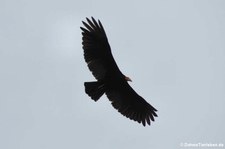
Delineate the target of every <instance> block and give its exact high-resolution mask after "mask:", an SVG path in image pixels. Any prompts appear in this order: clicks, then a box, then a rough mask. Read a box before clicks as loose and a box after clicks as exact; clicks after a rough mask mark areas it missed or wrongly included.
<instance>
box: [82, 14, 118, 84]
mask: <svg viewBox="0 0 225 149" xmlns="http://www.w3.org/2000/svg"><path fill="white" fill-rule="evenodd" d="M86 19H87V23H86V22H84V21H82V23H83V24H84V26H85V27H86V28H83V27H80V28H81V30H82V31H83V32H82V35H83V37H82V40H83V42H82V44H83V49H84V59H85V61H86V63H87V65H88V68H89V70H90V71H91V72H92V74H93V75H94V77H95V78H96V79H97V80H102V79H104V77H105V75H106V73H107V72H108V71H111V72H112V71H114V72H117V73H121V72H120V70H119V68H118V66H117V65H116V62H115V60H114V58H113V56H112V53H111V48H110V45H109V43H108V39H107V36H106V33H105V31H104V28H103V26H102V24H101V22H100V21H99V20H98V22H97V21H96V20H95V19H94V18H93V17H92V21H91V20H90V19H88V18H86ZM121 75H122V74H121Z"/></svg>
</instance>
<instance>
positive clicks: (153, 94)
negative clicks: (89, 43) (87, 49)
mask: <svg viewBox="0 0 225 149" xmlns="http://www.w3.org/2000/svg"><path fill="white" fill-rule="evenodd" d="M90 16H94V17H95V18H96V19H100V20H101V22H102V23H103V25H104V28H105V30H106V33H107V35H108V39H109V42H110V45H111V48H112V50H113V51H112V52H113V54H114V57H115V59H116V61H117V64H118V65H119V67H120V69H121V71H122V72H123V73H124V74H126V75H128V76H129V77H130V78H132V80H133V82H132V83H130V84H131V86H132V87H133V88H134V89H135V90H136V91H137V92H138V93H139V94H140V95H141V96H142V97H144V98H145V99H146V100H147V101H148V102H150V103H151V104H152V105H153V106H154V107H156V108H157V109H158V115H159V117H158V118H156V122H154V123H152V125H151V126H149V127H143V126H142V125H140V124H138V123H136V122H133V121H130V120H129V119H127V118H125V117H123V116H122V115H121V114H119V113H118V112H117V111H116V110H114V109H113V107H112V106H111V104H110V102H109V101H108V99H107V98H106V97H105V96H103V97H102V98H101V99H100V100H99V101H98V102H97V103H95V102H94V101H92V100H91V99H90V98H89V97H88V96H87V95H86V94H85V93H84V86H83V82H84V81H93V80H94V77H93V76H92V75H91V73H90V72H89V70H88V69H87V67H86V64H85V62H84V59H83V51H82V48H81V47H82V46H81V31H80V29H79V27H80V26H81V25H82V24H81V21H82V20H84V19H85V17H90ZM0 21H1V23H0V69H1V70H0V80H1V81H0V82H1V83H0V91H1V93H0V148H2V149H53V148H54V149H62V148H67V149H74V148H98V149H105V148H109V149H115V148H118V149H119V148H121V149H124V148H129V149H137V148H146V149H147V148H152V149H153V148H154V149H162V148H173V149H179V148H182V147H181V146H180V143H199V142H200V143H223V144H224V145H225V141H224V138H225V129H224V128H223V127H222V126H224V125H225V120H224V117H225V109H224V105H225V92H224V91H225V77H224V76H225V42H224V41H225V1H223V0H214V1H213V0H211V1H210V0H197V1H196V0H184V1H178V0H173V1H147V0H146V1H128V0H127V1H104V0H99V1H91V0H89V1H88V0H64V1H59V0H56V1H55V0H40V1H30V0H27V1H26V0H11V1H9V0H1V1H0Z"/></svg>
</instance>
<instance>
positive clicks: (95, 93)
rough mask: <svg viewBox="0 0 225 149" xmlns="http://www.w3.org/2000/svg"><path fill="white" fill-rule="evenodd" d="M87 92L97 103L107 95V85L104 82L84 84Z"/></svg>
mask: <svg viewBox="0 0 225 149" xmlns="http://www.w3.org/2000/svg"><path fill="white" fill-rule="evenodd" d="M84 86H85V92H86V93H87V94H88V96H90V97H91V99H93V100H94V101H97V100H98V99H99V98H100V97H101V96H102V95H103V94H104V93H105V85H104V83H102V82H98V81H96V82H84Z"/></svg>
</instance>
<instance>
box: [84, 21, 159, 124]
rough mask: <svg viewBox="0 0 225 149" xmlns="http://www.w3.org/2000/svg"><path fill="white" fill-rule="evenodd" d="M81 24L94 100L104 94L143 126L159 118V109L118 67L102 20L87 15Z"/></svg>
mask: <svg viewBox="0 0 225 149" xmlns="http://www.w3.org/2000/svg"><path fill="white" fill-rule="evenodd" d="M82 24H83V27H80V29H81V31H82V48H83V52H84V59H85V62H86V63H87V66H88V68H89V70H90V71H91V72H92V74H93V76H94V77H95V79H96V81H91V82H84V88H85V93H86V94H87V95H88V96H90V98H91V99H92V100H94V101H98V100H99V99H100V97H101V96H102V95H103V94H105V95H106V96H107V98H108V99H109V101H110V102H111V104H112V106H113V107H114V108H115V109H116V110H117V111H118V112H119V113H121V114H122V115H123V116H125V117H127V118H129V119H131V120H133V121H136V122H138V123H140V124H142V125H143V126H146V124H148V125H151V121H155V117H157V114H156V112H157V110H156V109H155V108H154V107H153V106H152V105H151V104H149V103H148V102H147V101H146V100H145V99H144V98H142V97H141V96H140V95H138V94H137V93H136V92H135V90H134V89H133V88H132V87H131V86H130V85H129V84H128V81H132V80H131V79H130V78H129V77H128V76H125V75H124V74H123V73H122V72H121V71H120V69H119V67H118V66H117V64H116V61H115V60H114V58H113V55H112V51H111V47H110V45H109V42H108V38H107V36H106V32H105V30H104V28H103V25H102V23H101V22H100V20H98V21H96V20H95V19H94V18H93V17H91V18H90V19H89V18H86V21H82Z"/></svg>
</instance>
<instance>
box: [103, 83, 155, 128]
mask: <svg viewBox="0 0 225 149" xmlns="http://www.w3.org/2000/svg"><path fill="white" fill-rule="evenodd" d="M116 86H117V87H116V88H114V89H111V90H109V91H107V92H106V95H107V97H108V98H109V100H110V101H111V102H112V105H113V107H114V108H115V109H117V110H118V111H119V112H120V113H121V114H122V115H124V116H126V117H127V118H130V119H131V120H134V121H137V122H139V123H142V124H143V125H144V126H145V124H146V122H147V124H148V125H150V123H151V121H154V117H157V114H156V111H157V110H156V109H155V108H154V107H153V106H152V105H150V104H149V103H147V102H146V101H145V100H144V99H143V98H142V97H141V96H139V95H138V94H137V93H136V92H135V91H134V90H133V89H132V88H131V87H130V85H129V84H128V83H127V82H121V83H117V84H116Z"/></svg>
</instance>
